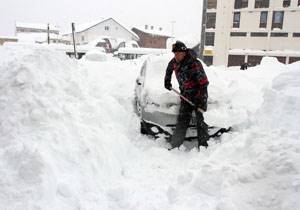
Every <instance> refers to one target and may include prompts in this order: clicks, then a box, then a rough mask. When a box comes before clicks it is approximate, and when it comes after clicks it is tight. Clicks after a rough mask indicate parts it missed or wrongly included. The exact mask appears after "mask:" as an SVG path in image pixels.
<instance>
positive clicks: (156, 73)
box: [134, 53, 197, 140]
mask: <svg viewBox="0 0 300 210" xmlns="http://www.w3.org/2000/svg"><path fill="white" fill-rule="evenodd" d="M172 56H173V55H172V54H170V53H168V54H164V55H160V56H158V55H150V56H148V57H147V58H145V61H144V62H143V64H142V66H141V68H140V72H139V75H138V78H137V79H136V85H135V97H134V108H135V112H136V113H137V115H138V116H139V117H140V132H141V133H142V134H147V135H151V136H153V137H155V138H158V137H165V138H167V139H168V138H169V137H170V136H171V134H172V133H173V130H174V129H175V126H176V122H177V116H178V111H179V106H180V98H179V96H178V95H176V94H175V93H174V92H172V91H169V90H166V89H165V88H164V76H165V70H166V68H167V65H168V62H169V61H170V60H171V59H172ZM172 84H173V87H178V82H177V80H176V78H175V75H173V78H172ZM196 137H197V132H196V127H195V114H194V113H193V116H192V119H191V121H190V126H189V128H188V131H187V135H186V139H187V140H189V139H196Z"/></svg>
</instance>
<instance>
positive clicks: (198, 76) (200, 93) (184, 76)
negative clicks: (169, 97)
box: [165, 51, 209, 111]
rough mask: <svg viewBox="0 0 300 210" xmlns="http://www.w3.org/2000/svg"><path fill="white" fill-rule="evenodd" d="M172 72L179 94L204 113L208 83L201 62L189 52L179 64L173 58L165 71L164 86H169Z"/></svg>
mask: <svg viewBox="0 0 300 210" xmlns="http://www.w3.org/2000/svg"><path fill="white" fill-rule="evenodd" d="M173 71H174V72H175V75H176V78H177V80H178V83H179V89H180V91H181V94H182V95H183V96H185V97H186V98H188V99H189V100H191V101H192V102H193V103H194V104H196V105H197V106H200V107H201V108H202V109H204V110H205V111H206V108H207V97H208V94H207V86H208V83H209V82H208V79H207V76H206V74H205V71H204V69H203V66H202V64H201V62H200V61H199V60H197V59H196V58H195V57H194V56H192V53H191V52H190V51H189V52H187V55H186V56H185V58H184V59H183V60H182V61H181V62H180V63H178V62H177V61H176V60H175V58H173V59H172V60H171V61H170V62H169V64H168V67H167V69H166V75H165V86H170V85H171V78H172V73H173Z"/></svg>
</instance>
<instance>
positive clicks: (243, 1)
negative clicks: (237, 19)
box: [234, 0, 248, 9]
mask: <svg viewBox="0 0 300 210" xmlns="http://www.w3.org/2000/svg"><path fill="white" fill-rule="evenodd" d="M247 7H248V0H235V2H234V9H241V8H247Z"/></svg>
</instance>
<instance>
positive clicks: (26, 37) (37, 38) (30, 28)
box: [15, 21, 70, 44]
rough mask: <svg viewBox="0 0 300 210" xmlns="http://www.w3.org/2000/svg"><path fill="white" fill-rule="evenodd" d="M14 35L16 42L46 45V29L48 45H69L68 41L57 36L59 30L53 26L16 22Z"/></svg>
mask: <svg viewBox="0 0 300 210" xmlns="http://www.w3.org/2000/svg"><path fill="white" fill-rule="evenodd" d="M15 24H16V29H15V35H16V37H17V39H18V42H29V43H47V42H48V29H49V42H50V43H63V44H70V42H69V41H68V40H66V39H65V38H64V37H62V36H61V35H60V34H59V28H58V27H57V26H55V25H53V24H46V23H25V22H20V21H17V22H16V23H15Z"/></svg>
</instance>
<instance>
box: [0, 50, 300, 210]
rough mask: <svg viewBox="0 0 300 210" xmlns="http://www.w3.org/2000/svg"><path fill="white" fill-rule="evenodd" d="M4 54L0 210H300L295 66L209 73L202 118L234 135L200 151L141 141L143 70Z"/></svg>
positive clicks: (128, 64) (58, 55)
mask: <svg viewBox="0 0 300 210" xmlns="http://www.w3.org/2000/svg"><path fill="white" fill-rule="evenodd" d="M0 54H1V57H0V209H4V210H12V209H18V210H21V209H22V210H24V209H30V210H31V209H32V210H38V209H41V210H44V209H45V210H48V209H49V210H50V209H51V210H52V209H64V210H65V209H70V210H73V209H74V210H75V209H82V210H92V209H93V210H94V209H95V210H96V209H97V210H98V209H101V210H106V209H107V210H108V209H109V210H112V209H115V210H119V209H126V210H127V209H131V210H137V209H143V210H148V209H149V210H154V209H157V210H160V209H172V210H173V209H174V210H179V209H180V210H188V209H205V210H210V209H211V210H234V209H237V210H240V209H251V210H252V209H253V210H260V209H272V210H276V209H278V210H279V209H280V210H282V209H285V210H290V209H294V210H296V209H300V200H299V195H300V175H299V172H300V143H299V134H300V130H299V125H300V109H299V107H300V93H299V92H300V63H299V62H298V63H294V64H291V65H282V64H280V63H278V62H277V61H275V60H274V59H272V58H266V59H264V60H263V63H262V65H260V66H257V67H254V68H249V69H248V70H247V71H239V70H238V68H234V67H233V68H224V67H210V68H208V69H207V71H206V72H207V75H208V77H209V80H210V86H209V94H210V102H211V104H210V105H209V110H208V112H207V113H206V114H205V118H206V120H207V121H208V122H209V123H210V124H217V125H235V131H234V132H232V133H230V134H225V135H223V137H222V138H221V141H217V142H216V141H210V142H209V147H208V149H206V150H205V149H201V151H200V152H198V151H197V150H196V149H192V150H191V151H186V150H185V148H184V146H183V147H181V148H180V150H172V151H168V150H166V149H165V145H166V143H165V142H164V141H163V140H162V139H159V140H157V141H154V140H153V139H151V138H149V137H146V136H143V135H141V134H139V127H138V126H139V119H138V117H137V116H136V115H135V114H134V112H133V106H132V100H133V97H134V96H133V92H134V85H135V79H136V77H137V75H138V73H139V68H140V66H141V60H135V61H116V60H107V61H105V62H100V61H89V60H88V59H84V60H80V61H76V60H72V59H70V58H68V57H67V56H65V55H64V53H62V52H57V51H55V50H54V49H47V48H46V47H36V46H35V47H34V46H18V45H14V46H3V47H0ZM162 81H163V78H162ZM162 89H163V82H162ZM164 91H165V90H164Z"/></svg>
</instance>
